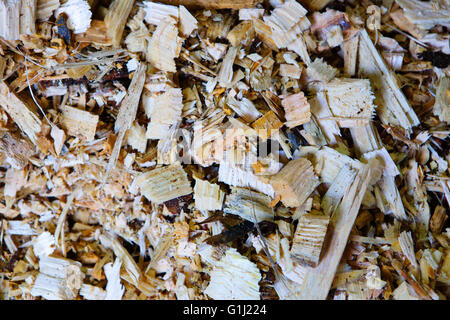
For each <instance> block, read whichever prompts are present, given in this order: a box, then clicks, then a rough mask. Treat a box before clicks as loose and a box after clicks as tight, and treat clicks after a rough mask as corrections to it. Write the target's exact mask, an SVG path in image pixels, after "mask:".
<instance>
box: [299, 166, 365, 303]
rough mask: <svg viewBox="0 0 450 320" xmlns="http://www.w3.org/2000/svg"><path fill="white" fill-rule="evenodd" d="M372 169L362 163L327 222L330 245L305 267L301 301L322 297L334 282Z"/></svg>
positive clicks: (325, 295)
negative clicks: (311, 266)
mask: <svg viewBox="0 0 450 320" xmlns="http://www.w3.org/2000/svg"><path fill="white" fill-rule="evenodd" d="M370 173H371V170H370V167H369V166H364V167H363V168H362V169H361V170H360V171H359V173H358V174H357V175H356V177H355V180H354V181H353V183H352V185H351V187H350V190H349V191H348V192H347V194H346V195H345V196H344V198H343V199H342V202H341V204H340V206H339V208H338V209H337V211H336V213H335V214H334V216H333V217H332V220H331V221H330V226H329V229H330V231H331V233H332V235H331V239H330V241H329V244H328V245H326V247H325V248H324V249H323V251H324V253H323V254H324V256H323V257H322V258H321V260H320V262H319V264H318V265H317V267H315V268H309V267H308V268H307V270H306V273H305V277H304V281H303V283H302V289H301V291H300V293H299V295H298V296H297V298H298V299H300V300H325V299H326V298H327V295H328V291H329V290H330V288H331V285H332V283H333V279H334V275H335V273H336V270H337V267H338V265H339V261H340V260H341V257H342V254H343V252H344V249H345V246H346V244H347V240H348V237H349V234H350V230H351V229H352V226H353V223H354V222H355V219H356V216H357V215H358V212H359V207H360V206H361V202H362V199H363V197H364V194H365V193H366V189H367V187H368V185H369V181H370V176H371V174H370Z"/></svg>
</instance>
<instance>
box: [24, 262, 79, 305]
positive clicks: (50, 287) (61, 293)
mask: <svg viewBox="0 0 450 320" xmlns="http://www.w3.org/2000/svg"><path fill="white" fill-rule="evenodd" d="M80 267H81V263H80V262H77V261H73V260H69V259H64V258H56V257H46V256H41V257H40V259H39V274H38V276H37V277H36V280H35V282H34V285H33V287H32V289H31V295H32V296H35V297H36V296H41V297H44V298H46V299H49V300H70V299H74V298H75V297H76V296H77V294H78V291H79V289H80V288H81V285H82V283H83V279H84V277H85V274H84V273H83V272H82V271H81V268H80Z"/></svg>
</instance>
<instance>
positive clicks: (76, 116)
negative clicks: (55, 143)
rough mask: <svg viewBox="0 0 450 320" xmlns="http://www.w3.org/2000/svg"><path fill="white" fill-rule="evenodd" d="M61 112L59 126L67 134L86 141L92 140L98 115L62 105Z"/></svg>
mask: <svg viewBox="0 0 450 320" xmlns="http://www.w3.org/2000/svg"><path fill="white" fill-rule="evenodd" d="M61 113H62V118H61V126H62V127H63V129H64V130H65V131H66V132H67V134H68V135H71V136H74V137H79V138H80V139H83V140H86V141H92V140H94V138H95V131H96V129H97V123H98V115H93V114H91V113H90V112H88V111H84V110H80V109H77V108H74V107H70V106H62V107H61Z"/></svg>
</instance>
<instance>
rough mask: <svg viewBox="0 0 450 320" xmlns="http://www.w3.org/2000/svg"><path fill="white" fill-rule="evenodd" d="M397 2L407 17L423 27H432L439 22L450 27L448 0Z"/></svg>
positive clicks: (400, 0)
mask: <svg viewBox="0 0 450 320" xmlns="http://www.w3.org/2000/svg"><path fill="white" fill-rule="evenodd" d="M396 3H397V4H398V5H399V6H400V7H401V8H402V9H403V11H404V13H405V16H406V18H407V19H408V20H409V21H411V23H414V24H416V25H418V26H419V27H420V28H421V29H431V28H433V27H434V26H435V25H438V24H440V25H443V26H446V27H447V28H449V27H450V3H449V2H448V1H439V0H433V1H429V2H423V1H418V0H396Z"/></svg>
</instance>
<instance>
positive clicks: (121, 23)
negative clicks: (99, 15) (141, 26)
mask: <svg viewBox="0 0 450 320" xmlns="http://www.w3.org/2000/svg"><path fill="white" fill-rule="evenodd" d="M133 5H134V0H114V1H113V2H111V5H110V6H109V10H108V13H107V15H106V17H105V25H106V30H107V33H108V36H109V37H110V38H111V39H112V44H113V46H114V47H119V46H120V42H121V41H122V35H123V30H124V29H125V24H126V23H127V20H128V16H129V15H130V12H131V9H132V8H133Z"/></svg>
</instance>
